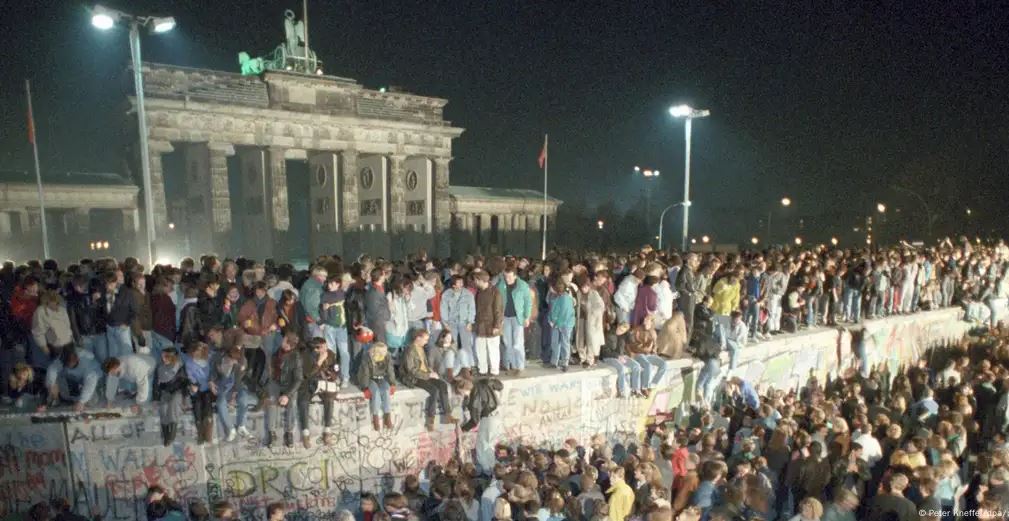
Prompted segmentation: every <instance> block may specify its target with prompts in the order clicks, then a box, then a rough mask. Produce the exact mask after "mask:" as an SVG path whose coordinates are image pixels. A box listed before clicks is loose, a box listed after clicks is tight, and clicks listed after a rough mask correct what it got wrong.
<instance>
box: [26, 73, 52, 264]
mask: <svg viewBox="0 0 1009 521" xmlns="http://www.w3.org/2000/svg"><path fill="white" fill-rule="evenodd" d="M25 94H26V95H27V97H28V137H29V141H31V142H32V152H33V154H34V155H35V182H36V183H38V190H39V216H40V217H41V218H42V256H43V257H44V259H43V260H45V259H49V258H50V257H49V229H48V228H47V227H46V197H45V193H43V191H42V169H41V168H39V145H38V140H36V139H35V113H34V112H32V87H31V82H30V81H29V80H25Z"/></svg>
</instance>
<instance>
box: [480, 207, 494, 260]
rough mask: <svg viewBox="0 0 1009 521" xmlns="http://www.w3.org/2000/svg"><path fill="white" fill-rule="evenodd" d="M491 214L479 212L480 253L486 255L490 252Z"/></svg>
mask: <svg viewBox="0 0 1009 521" xmlns="http://www.w3.org/2000/svg"><path fill="white" fill-rule="evenodd" d="M490 221H491V214H489V213H482V214H480V244H479V246H480V253H482V254H484V255H486V254H488V253H490V247H491V244H492V243H491V236H490V232H491V226H490V224H491V223H490Z"/></svg>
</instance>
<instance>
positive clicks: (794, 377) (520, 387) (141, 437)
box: [0, 310, 967, 520]
mask: <svg viewBox="0 0 1009 521" xmlns="http://www.w3.org/2000/svg"><path fill="white" fill-rule="evenodd" d="M959 315H960V313H959V310H943V311H935V312H930V313H923V314H919V315H915V316H913V317H897V318H893V319H888V320H881V321H873V322H869V323H868V324H867V327H868V330H869V340H868V342H869V352H870V353H871V356H872V357H873V361H874V362H879V361H883V360H888V361H890V362H891V363H892V364H893V365H899V363H900V362H901V361H903V360H909V359H912V358H914V357H916V356H917V355H919V354H921V353H923V352H924V350H925V349H926V348H927V347H929V346H931V345H934V344H939V343H945V342H949V341H953V340H955V339H958V338H960V337H962V335H963V334H964V332H965V331H966V328H967V324H966V323H964V322H961V321H959V320H958V318H959ZM849 338H850V337H849V335H848V334H847V333H846V332H840V333H839V332H838V331H837V330H830V329H826V330H820V331H814V332H808V333H803V334H798V335H792V336H789V337H786V338H781V339H778V340H776V341H773V342H767V343H764V344H760V345H758V346H753V347H750V348H747V349H746V350H745V351H744V352H743V354H742V364H741V366H740V368H739V369H738V371H740V373H742V374H745V375H746V377H747V378H748V379H750V380H751V381H753V382H758V383H760V384H761V386H767V385H774V386H777V387H779V388H780V387H792V386H796V385H798V383H799V382H800V381H803V380H804V379H805V378H806V376H807V375H808V374H809V372H810V371H815V372H817V373H819V374H820V375H821V376H823V375H825V374H826V373H828V372H831V373H836V372H837V370H838V368H840V367H847V366H849V365H850V363H851V358H852V356H851V350H850V346H849ZM668 367H669V370H668V371H667V377H666V381H665V382H664V383H663V384H662V385H661V386H660V388H659V390H658V392H656V393H654V394H653V396H652V398H650V399H647V400H645V399H618V398H616V397H615V394H616V392H615V377H614V375H613V373H612V372H611V371H610V370H608V369H598V370H592V371H580V370H576V371H572V372H569V373H566V374H558V373H551V374H550V375H549V376H539V377H536V376H533V377H527V378H522V379H518V380H507V381H505V388H504V391H503V396H502V398H503V399H502V403H503V405H502V407H503V411H502V417H503V422H504V432H505V435H504V440H502V441H511V442H516V441H520V440H521V441H524V442H529V443H537V444H546V445H553V446H556V445H559V443H560V442H561V441H562V440H564V439H567V438H576V439H579V440H583V441H586V440H588V438H589V437H590V436H592V435H593V434H595V433H597V432H604V433H606V434H607V435H609V437H610V438H611V439H612V440H613V441H619V442H629V441H632V440H636V439H638V437H639V436H640V435H641V433H642V432H643V429H644V426H645V424H646V422H647V421H648V419H649V417H650V416H651V415H654V414H655V413H656V412H657V411H668V410H669V409H671V408H673V407H675V406H677V405H679V404H680V403H681V402H689V401H691V400H692V397H693V392H692V390H693V387H694V381H695V375H696V372H697V369H698V367H697V366H695V364H694V363H693V362H692V361H691V360H677V361H672V362H669V366H668ZM541 374H542V373H541ZM425 397H426V394H425V393H423V392H422V391H416V390H411V389H404V390H402V391H400V392H398V393H396V395H395V396H394V397H393V414H394V417H395V428H394V429H392V430H391V431H382V432H375V431H373V430H372V428H371V426H370V418H369V413H368V410H367V402H366V401H365V400H364V398H363V397H362V396H361V394H360V393H354V394H348V395H345V396H343V397H341V399H340V401H339V402H338V405H337V410H336V418H337V423H338V426H337V428H336V436H337V443H336V445H335V446H334V447H324V448H319V447H316V448H313V449H311V450H304V449H302V448H300V446H299V448H296V449H286V448H273V449H268V448H266V447H264V446H263V445H262V444H261V443H260V442H259V441H255V440H253V441H248V440H247V441H242V442H238V443H231V444H216V445H212V446H202V447H201V446H197V445H195V444H194V443H192V440H193V436H194V430H193V425H192V423H191V420H189V421H187V422H186V424H185V425H183V427H182V433H181V436H180V440H181V441H179V442H176V443H175V444H174V445H173V446H171V447H167V448H166V447H162V446H161V445H160V441H159V439H158V436H159V427H158V418H157V414H156V412H154V410H153V409H146V410H144V411H142V412H141V414H140V415H133V414H132V413H131V412H129V411H128V410H116V411H114V412H117V413H120V414H122V417H120V418H115V419H89V420H79V419H68V420H65V421H61V420H59V419H58V418H56V417H55V416H46V417H42V418H36V419H35V421H34V422H33V421H30V420H29V418H26V417H16V418H13V417H12V418H8V419H7V420H5V421H4V423H3V426H2V427H0V439H2V440H3V450H2V452H0V454H2V455H3V459H2V462H3V464H2V465H0V510H10V509H18V510H25V509H27V507H28V506H29V505H30V504H32V503H33V502H35V501H40V500H44V499H49V498H50V497H53V496H63V497H68V496H72V497H73V500H74V502H75V504H76V509H77V510H78V511H79V512H81V513H86V512H91V511H100V512H101V513H102V514H103V516H104V518H105V519H109V520H117V519H121V520H126V519H143V518H144V514H143V496H144V492H145V490H146V488H147V487H148V485H151V484H155V483H156V484H160V485H162V486H165V487H166V488H168V489H169V490H170V491H171V494H172V495H173V496H175V497H177V498H179V499H181V500H182V501H189V500H195V499H203V500H208V499H209V500H215V499H218V498H224V499H227V500H229V501H232V503H233V504H236V505H238V506H239V507H240V508H241V510H242V518H243V519H253V518H256V519H261V518H262V515H263V510H264V507H265V505H266V504H267V503H269V502H271V501H277V500H284V501H286V502H288V503H289V504H290V505H291V506H292V508H294V509H300V510H302V513H301V514H300V515H299V516H298V517H292V518H293V519H335V512H334V510H335V509H339V508H342V507H347V508H353V507H354V506H356V503H357V500H358V497H359V493H360V492H362V491H376V492H381V491H384V490H391V489H393V488H398V487H399V486H400V483H401V480H402V478H403V477H404V476H406V475H408V474H411V473H416V472H418V471H419V470H420V469H421V467H422V466H423V465H424V464H425V463H426V462H427V461H428V460H431V459H436V460H439V461H444V460H446V459H448V458H449V457H451V456H452V455H454V454H461V455H462V457H463V458H465V459H467V460H468V459H470V454H471V451H472V448H473V446H474V441H475V433H460V432H458V431H457V430H455V429H454V428H450V427H449V426H438V430H436V431H435V432H432V433H428V432H426V431H425V430H424V428H423V425H422V421H421V418H422V417H423V404H424V399H425ZM312 415H313V417H314V420H313V424H314V426H315V428H314V429H313V435H314V436H317V435H318V431H319V427H318V426H319V425H320V424H321V421H320V420H321V418H320V415H321V410H320V409H319V407H313V411H312ZM251 416H252V419H251V425H250V429H252V430H254V431H255V432H259V433H262V432H263V425H262V416H261V415H259V414H255V415H251ZM39 420H43V421H50V422H51V423H37V422H38V421H39ZM253 516H257V517H253Z"/></svg>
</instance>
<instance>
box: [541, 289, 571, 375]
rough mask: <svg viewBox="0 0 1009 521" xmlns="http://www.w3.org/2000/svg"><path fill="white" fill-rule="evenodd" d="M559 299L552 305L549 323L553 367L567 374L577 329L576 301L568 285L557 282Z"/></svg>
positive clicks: (555, 299)
mask: <svg viewBox="0 0 1009 521" xmlns="http://www.w3.org/2000/svg"><path fill="white" fill-rule="evenodd" d="M554 290H555V291H556V292H557V297H556V298H554V299H553V301H552V302H551V303H550V313H549V317H548V318H549V321H550V327H551V328H552V329H553V338H552V341H551V344H553V346H554V349H553V352H552V354H553V356H552V357H551V365H552V366H554V367H559V368H560V370H561V371H564V372H567V370H568V361H569V359H570V358H571V330H572V329H574V327H575V299H574V297H572V296H571V294H570V293H568V292H567V284H565V283H564V282H563V281H562V280H561V279H558V280H557V285H556V287H555V288H554Z"/></svg>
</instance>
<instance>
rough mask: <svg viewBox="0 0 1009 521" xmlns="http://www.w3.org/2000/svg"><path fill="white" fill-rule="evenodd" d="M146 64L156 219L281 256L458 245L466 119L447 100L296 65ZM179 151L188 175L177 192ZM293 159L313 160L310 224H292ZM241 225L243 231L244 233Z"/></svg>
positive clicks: (207, 247) (245, 249) (217, 243)
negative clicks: (248, 72)
mask: <svg viewBox="0 0 1009 521" xmlns="http://www.w3.org/2000/svg"><path fill="white" fill-rule="evenodd" d="M143 74H144V81H145V84H144V85H145V87H144V89H145V91H144V94H145V107H146V109H147V121H148V127H149V128H148V129H147V136H148V142H149V145H150V147H149V148H150V152H151V155H150V169H151V178H152V185H153V186H152V196H153V201H154V203H153V205H154V213H155V220H156V223H155V225H156V228H157V230H159V231H161V230H164V229H165V228H166V227H167V226H168V224H169V223H170V222H176V221H177V224H178V225H179V226H182V227H183V230H184V232H185V233H186V234H187V239H188V244H189V245H190V247H191V248H192V251H193V252H194V253H196V252H218V253H227V254H233V255H245V256H249V257H254V258H265V257H276V258H281V259H282V258H289V257H290V255H289V254H288V252H289V250H292V249H294V246H295V244H293V243H292V242H293V241H306V240H307V241H308V248H307V250H308V253H309V256H315V255H319V254H324V253H334V252H340V253H342V254H343V255H344V256H355V255H357V254H358V253H361V252H368V253H372V254H376V255H387V256H390V255H391V256H394V257H396V256H400V255H402V254H404V253H406V252H408V251H416V250H417V249H418V248H427V249H428V250H429V251H433V252H436V253H437V254H440V255H442V254H443V255H447V254H448V253H449V251H450V233H449V230H450V225H451V213H450V199H449V168H450V162H451V160H452V140H453V139H455V138H457V137H459V135H460V134H462V132H463V129H461V128H457V127H453V126H452V125H451V124H450V123H449V122H448V121H445V119H444V118H443V115H442V109H443V107H444V106H445V104H446V103H447V102H446V100H443V99H438V98H431V97H425V96H416V95H412V94H406V93H399V92H383V91H380V90H372V89H367V88H365V87H363V86H361V85H360V84H358V83H357V82H355V81H354V80H349V79H345V78H338V77H334V76H316V75H307V74H301V73H293V72H285V71H267V72H265V73H263V74H261V75H258V76H243V75H240V74H236V73H229V72H221V71H214V70H206V69H192V68H185V67H176V66H170V65H160V64H153V63H145V64H144V66H143ZM130 100H131V103H133V104H135V103H136V98H135V97H132V98H130ZM168 154H174V155H175V159H176V162H177V163H181V164H182V165H183V167H182V170H183V171H184V174H183V175H184V176H185V178H184V181H183V182H182V183H181V186H183V190H182V191H181V192H179V193H176V194H174V195H173V194H166V189H165V187H166V184H165V183H166V179H165V166H164V165H165V161H164V158H165V156H166V155H168ZM180 156H181V160H179V158H180ZM229 158H231V159H229ZM291 160H295V161H304V162H307V167H308V168H307V172H308V174H307V175H308V186H309V190H308V192H309V193H308V195H307V197H308V198H309V201H307V202H308V205H307V206H308V208H309V223H308V229H307V230H306V232H307V233H306V234H305V235H307V236H302V234H300V233H299V234H291V233H289V232H290V231H291V230H290V225H291V215H290V213H289V207H290V205H289V201H288V181H289V180H288V168H287V166H288V162H289V161H291ZM229 162H230V163H232V165H234V164H235V163H237V168H238V169H239V171H240V173H239V177H240V179H241V182H240V189H239V190H237V191H238V192H240V193H239V194H235V193H232V192H233V190H230V189H229ZM232 168H234V166H233V167H232ZM169 199H172V200H171V201H169ZM169 208H175V209H177V210H178V215H173V216H171V218H170V216H169ZM236 227H241V229H242V234H241V236H242V237H244V239H243V240H242V241H241V242H242V244H234V243H233V242H234V241H233V238H234V237H235V236H237V235H239V234H234V233H232V231H233V230H234V229H235V228H236ZM298 246H302V245H298Z"/></svg>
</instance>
